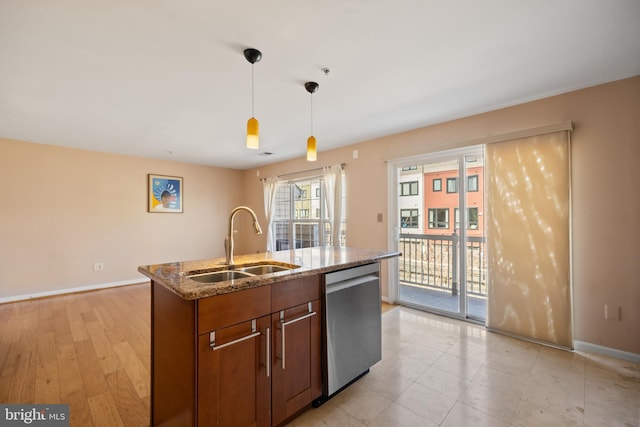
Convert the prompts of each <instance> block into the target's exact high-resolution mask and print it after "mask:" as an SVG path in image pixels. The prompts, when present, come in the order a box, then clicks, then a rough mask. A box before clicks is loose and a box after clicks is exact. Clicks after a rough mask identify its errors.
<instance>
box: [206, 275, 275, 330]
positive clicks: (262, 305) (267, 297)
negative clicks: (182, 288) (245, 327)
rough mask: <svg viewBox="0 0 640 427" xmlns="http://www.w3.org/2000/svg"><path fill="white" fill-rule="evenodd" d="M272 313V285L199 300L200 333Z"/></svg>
mask: <svg viewBox="0 0 640 427" xmlns="http://www.w3.org/2000/svg"><path fill="white" fill-rule="evenodd" d="M269 313H271V287H270V286H260V287H257V288H251V289H246V290H244V291H238V292H231V293H228V294H223V295H216V296H212V297H208V298H203V299H200V300H198V334H203V333H206V332H209V331H212V330H215V329H220V328H223V327H225V326H229V325H235V324H236V323H240V322H244V321H247V320H250V319H255V318H257V317H261V316H265V315H267V314H269Z"/></svg>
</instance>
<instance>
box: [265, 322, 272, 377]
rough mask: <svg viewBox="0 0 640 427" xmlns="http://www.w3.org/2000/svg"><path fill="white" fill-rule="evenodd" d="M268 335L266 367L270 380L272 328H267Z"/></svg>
mask: <svg viewBox="0 0 640 427" xmlns="http://www.w3.org/2000/svg"><path fill="white" fill-rule="evenodd" d="M265 332H266V335H267V337H266V338H267V339H266V342H265V345H264V346H265V349H266V351H267V355H266V361H267V363H266V365H267V378H269V376H270V375H271V333H270V328H267V330H266V331H265Z"/></svg>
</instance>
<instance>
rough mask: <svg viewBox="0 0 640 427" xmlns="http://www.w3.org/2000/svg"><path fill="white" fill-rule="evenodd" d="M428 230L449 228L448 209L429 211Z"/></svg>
mask: <svg viewBox="0 0 640 427" xmlns="http://www.w3.org/2000/svg"><path fill="white" fill-rule="evenodd" d="M429 228H449V209H447V208H435V209H429Z"/></svg>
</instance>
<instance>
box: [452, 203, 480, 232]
mask: <svg viewBox="0 0 640 427" xmlns="http://www.w3.org/2000/svg"><path fill="white" fill-rule="evenodd" d="M453 215H454V216H455V221H456V229H459V228H460V213H459V211H458V208H455V212H454V214H453ZM467 221H468V224H467V228H468V229H469V230H477V229H478V208H467Z"/></svg>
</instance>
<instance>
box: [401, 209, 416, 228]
mask: <svg viewBox="0 0 640 427" xmlns="http://www.w3.org/2000/svg"><path fill="white" fill-rule="evenodd" d="M400 224H401V226H402V228H418V209H400Z"/></svg>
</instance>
